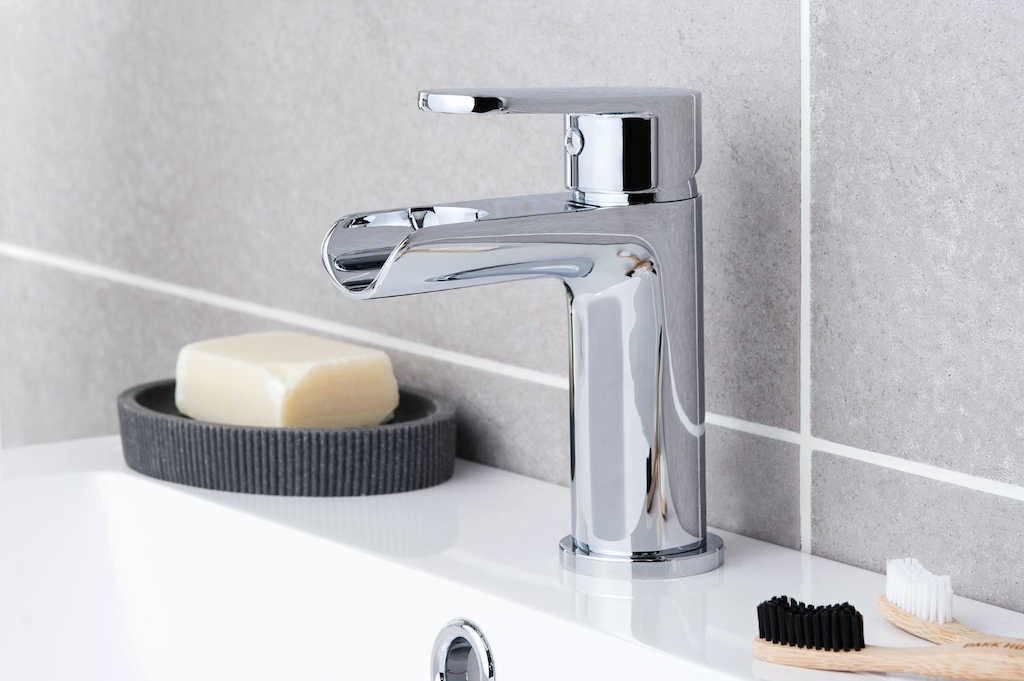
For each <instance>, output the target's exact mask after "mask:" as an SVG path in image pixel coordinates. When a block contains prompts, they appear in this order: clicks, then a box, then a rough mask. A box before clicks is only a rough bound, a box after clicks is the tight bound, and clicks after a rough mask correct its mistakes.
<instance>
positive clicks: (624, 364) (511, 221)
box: [322, 88, 723, 578]
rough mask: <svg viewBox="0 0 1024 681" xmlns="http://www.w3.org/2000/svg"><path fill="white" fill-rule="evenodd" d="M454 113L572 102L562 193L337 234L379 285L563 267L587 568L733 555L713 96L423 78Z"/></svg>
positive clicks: (382, 218) (560, 108)
mask: <svg viewBox="0 0 1024 681" xmlns="http://www.w3.org/2000/svg"><path fill="white" fill-rule="evenodd" d="M419 103H420V108H421V109H423V110H425V111H439V112H445V113H561V114H564V116H565V130H566V134H565V140H564V142H565V154H566V157H565V158H566V187H567V188H569V189H570V191H569V192H567V193H564V194H552V195H540V196H525V197H513V198H501V199H490V200H482V201H466V202H460V203H459V204H457V205H453V206H434V207H414V208H408V209H399V210H389V211H378V212H371V213H361V214H356V215H350V216H348V217H345V218H342V219H341V220H339V221H338V222H337V223H336V224H335V225H334V227H333V229H331V231H330V233H329V234H328V235H327V238H326V239H325V240H324V244H323V251H322V257H323V262H324V265H325V267H326V268H327V271H328V273H329V275H330V276H331V278H332V280H333V281H334V283H335V284H336V285H337V287H338V288H339V289H340V290H341V291H342V292H343V293H345V294H346V295H348V296H349V297H352V298H355V299H360V300H365V299H371V298H380V297H388V296H400V295H409V294H419V293H426V292H432V291H445V290H450V289H455V288H462V287H467V286H479V285H482V284H494V283H502V282H512V281H520V280H523V279H529V278H534V277H539V276H552V277H558V278H559V279H561V281H562V283H563V284H564V286H565V291H566V298H567V301H568V308H569V318H570V358H569V361H570V404H571V417H570V424H569V425H570V432H571V438H570V440H571V444H572V452H571V454H572V457H571V460H572V471H571V477H572V499H573V508H572V534H571V535H570V536H568V537H566V538H565V539H563V541H562V564H563V566H565V567H566V568H567V569H571V570H575V571H577V572H580V573H582V574H590V575H599V576H610V577H635V578H661V577H674V576H684V575H693V574H697V573H701V572H706V571H708V570H712V569H714V568H716V567H718V566H719V565H721V564H722V555H723V551H722V541H721V539H720V538H718V537H717V536H715V535H713V534H709V533H708V532H707V530H706V511H705V487H704V330H703V255H702V234H701V197H700V195H699V194H698V193H697V185H696V179H695V175H696V173H697V170H698V168H699V167H700V95H699V93H697V92H694V91H692V90H677V89H657V88H635V89H616V88H611V89H600V88H598V89H588V88H579V89H577V88H569V89H555V90H507V91H499V92H463V91H447V90H441V91H433V90H432V91H429V92H421V93H420V98H419Z"/></svg>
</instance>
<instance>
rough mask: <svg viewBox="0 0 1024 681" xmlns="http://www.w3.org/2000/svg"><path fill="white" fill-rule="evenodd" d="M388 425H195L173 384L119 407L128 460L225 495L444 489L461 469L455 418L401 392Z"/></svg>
mask: <svg viewBox="0 0 1024 681" xmlns="http://www.w3.org/2000/svg"><path fill="white" fill-rule="evenodd" d="M400 392H401V394H400V403H399V408H398V410H396V413H395V418H394V420H393V421H391V422H390V423H387V424H384V425H381V426H374V427H369V428H351V429H338V430H331V429H310V430H306V429H291V428H249V427H241V426H229V425H221V424H216V423H204V422H199V421H193V420H191V419H188V418H186V417H184V416H181V415H180V414H179V413H178V412H177V410H176V409H175V408H174V406H173V405H174V381H159V382H157V383H150V384H147V385H142V386H138V387H136V388H131V389H129V390H127V391H125V392H124V393H122V394H121V395H120V396H119V397H118V400H117V404H118V413H119V417H120V421H121V442H122V445H123V449H124V458H125V461H126V462H127V463H128V466H129V467H130V468H132V469H133V470H136V471H138V472H139V473H143V474H144V475H149V476H151V477H154V478H159V479H161V480H167V481H170V482H177V483H181V484H184V485H190V486H193V487H202V488H205V489H215V490H221V491H225V492H246V493H250V494H274V495H285V496H328V497H332V496H361V495H369V494H388V493H391V492H406V491H409V490H415V489H422V488H424V487H430V486H432V485H437V484H439V483H441V482H444V481H445V480H447V479H448V478H450V477H451V476H452V472H453V470H454V465H455V413H454V410H453V409H452V408H451V406H450V405H448V404H447V403H445V402H443V401H440V400H438V399H437V398H434V397H432V396H429V395H427V394H425V393H420V392H418V391H412V390H406V389H403V390H401V391H400Z"/></svg>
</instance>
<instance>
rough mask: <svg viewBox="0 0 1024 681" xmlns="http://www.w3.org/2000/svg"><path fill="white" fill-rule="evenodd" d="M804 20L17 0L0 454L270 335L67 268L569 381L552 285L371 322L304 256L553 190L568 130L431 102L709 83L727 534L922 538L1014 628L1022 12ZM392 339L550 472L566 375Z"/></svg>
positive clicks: (11, 23)
mask: <svg viewBox="0 0 1024 681" xmlns="http://www.w3.org/2000/svg"><path fill="white" fill-rule="evenodd" d="M809 5H810V7H809V16H801V3H800V1H799V0H786V1H785V2H767V1H766V0H758V1H756V2H753V3H750V2H748V3H739V2H707V3H655V2H650V3H648V2H631V3H624V2H613V1H611V0H600V1H598V2H582V1H580V2H558V3H536V2H526V1H516V2H504V3H469V2H436V3H403V2H398V1H397V0H383V1H381V2H375V3H355V2H327V1H326V0H309V1H307V2H300V3H286V2H264V3H246V2H240V1H232V0H218V1H217V2H207V3H180V2H176V1H174V2H172V1H171V0H157V1H156V2H149V3H127V2H125V3H103V4H95V5H93V4H88V3H84V4H80V5H74V6H72V5H70V4H69V3H64V2H59V1H58V0H37V1H35V2H31V3H30V2H27V1H21V0H0V59H2V60H3V62H2V64H0V67H2V68H0V93H2V96H0V144H2V148H0V192H2V193H0V418H2V425H3V430H2V433H0V446H14V445H19V444H26V443H33V442H41V441H46V440H59V439H65V438H72V437H84V436H89V435H97V434H103V433H111V432H114V431H115V430H116V418H115V413H114V409H113V398H114V396H115V395H116V393H117V392H118V391H120V390H121V389H122V388H124V387H126V386H128V385H131V384H133V383H137V382H139V381H142V380H148V379H152V378H159V377H163V376H167V375H170V374H171V373H172V371H173V358H174V354H175V352H176V350H177V348H178V347H179V346H180V345H182V344H183V343H185V342H187V341H190V340H194V339H196V338H202V337H207V336H212V335H217V334H224V333H235V332H242V331H248V330H256V329H264V328H271V327H279V326H281V324H280V323H277V322H273V321H270V320H268V319H265V318H263V317H260V316H253V315H250V314H244V313H242V312H238V311H232V310H225V309H220V308H217V307H213V306H210V305H207V304H204V303H200V302H196V301H195V300H189V299H183V298H181V297H175V296H173V295H165V294H161V293H155V292H152V291H150V290H144V289H141V288H138V287H137V286H133V285H126V284H123V283H114V282H113V281H111V280H110V278H111V277H110V276H108V277H106V278H104V277H103V276H100V277H97V276H91V275H83V274H81V273H78V274H76V273H72V272H70V271H68V268H67V267H65V266H63V265H61V264H60V263H59V262H57V261H55V260H53V257H52V256H63V257H69V258H73V259H74V260H76V261H78V262H80V263H84V265H83V266H82V267H78V268H77V270H78V271H79V272H80V271H81V270H82V268H83V267H86V268H87V267H88V265H90V264H95V265H101V266H104V267H108V268H111V269H112V270H115V271H116V272H122V273H129V274H135V275H143V276H146V277H150V278H152V279H156V280H160V281H165V282H170V283H174V284H182V285H185V286H189V287H193V288H195V289H200V290H203V291H208V292H212V293H217V294H223V295H227V296H231V297H233V298H236V299H239V300H242V301H252V302H256V303H260V304H263V305H267V306H271V307H273V308H276V309H280V310H284V311H294V312H300V313H303V314H305V315H309V316H310V317H314V318H317V319H323V320H328V321H332V322H341V323H343V324H348V325H351V326H355V327H361V328H365V329H370V330H374V331H379V332H382V333H385V334H389V335H391V336H395V337H398V338H402V339H408V340H412V341H416V342H419V343H424V344H427V345H431V346H435V347H439V348H444V349H447V350H454V351H456V352H459V353H464V354H466V355H469V356H475V357H482V358H486V359H493V360H498V361H500V362H505V363H507V364H510V365H513V366H517V367H523V368H526V369H532V370H536V371H540V372H544V373H545V374H549V375H551V376H555V377H558V376H563V377H564V376H565V374H566V360H565V356H566V352H567V349H566V341H565V336H566V324H565V315H564V310H563V306H564V300H563V296H562V293H561V291H560V289H559V286H558V285H557V284H556V283H554V282H552V281H534V282H526V283H522V284H517V285H507V286H501V287H488V288H486V289H485V288H479V289H468V290H464V291H456V292H451V293H447V294H439V295H431V296H419V297H414V298H408V299H395V300H387V301H374V302H370V303H353V302H350V301H347V300H345V299H343V298H342V297H341V296H339V295H337V294H336V293H335V292H334V291H333V289H332V288H331V286H330V284H329V282H328V281H327V279H326V277H324V276H323V274H322V273H321V272H320V264H319V261H318V253H317V251H318V247H319V243H320V239H321V238H322V236H323V234H324V232H325V230H326V228H327V227H328V226H329V225H330V224H331V222H332V221H333V220H334V219H336V218H337V217H339V216H340V215H342V214H344V213H348V212H352V211H356V210H370V209H376V208H386V207H390V206H403V205H411V204H416V203H430V202H441V201H451V200H459V199H466V198H475V197H485V196H496V195H512V194H522V193H534V192H548V191H555V190H558V189H560V188H561V174H562V169H561V122H560V121H559V120H557V119H556V118H550V119H549V118H545V117H480V118H466V117H454V116H432V115H428V114H423V113H420V112H418V111H417V110H416V106H415V93H416V91H417V90H418V89H419V88H420V87H424V86H456V85H468V86H479V85H489V84H490V85H503V86H525V85H538V86H543V85H612V84H616V85H621V84H634V85H645V84H651V85H655V84H656V85H678V86H688V87H695V88H698V89H700V90H702V91H703V93H704V165H703V167H702V168H701V171H700V174H699V180H700V186H701V191H702V192H703V194H704V198H705V215H704V218H705V258H706V263H705V266H706V277H705V285H706V297H707V300H706V316H707V330H706V345H707V347H706V353H707V405H708V410H709V412H710V413H711V414H712V420H713V421H714V423H716V424H719V425H713V426H709V429H708V498H709V506H710V509H709V519H710V522H711V524H713V525H716V526H718V527H722V528H725V529H730V530H734V531H738V532H742V533H746V534H749V535H751V536H755V537H758V538H761V539H765V540H767V541H771V542H774V543H778V544H782V545H785V546H790V547H794V548H798V547H799V548H802V549H803V550H805V551H813V552H815V553H818V554H820V555H824V556H828V557H832V558H836V559H838V560H843V561H846V562H851V563H855V564H858V565H863V566H865V567H869V568H871V569H876V570H877V569H880V567H881V565H882V564H883V563H882V561H883V559H884V558H885V557H887V556H891V555H896V554H911V553H913V554H915V555H918V556H919V557H920V558H922V559H924V560H926V561H927V562H928V563H929V564H931V565H932V567H934V568H935V569H936V570H949V571H951V572H952V574H953V575H954V577H955V579H956V580H957V589H958V591H960V592H961V593H964V594H967V595H971V596H973V597H976V598H981V599H983V600H988V601H990V602H995V603H999V604H1002V605H1007V606H1010V607H1014V608H1017V609H1024V598H1022V597H1021V593H1022V589H1021V580H1020V576H1019V575H1017V574H1016V573H1014V574H1013V578H1012V579H1011V580H1010V581H1007V580H1006V578H1005V572H1003V573H1001V574H999V575H998V577H997V574H996V571H994V570H992V569H991V565H993V564H997V563H999V562H1000V561H1002V562H1006V563H1009V564H1011V565H1013V564H1016V563H1017V562H1019V561H1015V560H1014V559H1015V557H1016V556H1017V554H1018V553H1019V552H1020V551H1021V550H1024V548H1022V547H1024V542H1022V540H1021V538H1020V537H1018V536H1016V534H1012V536H1011V535H1010V533H1011V531H1012V529H1013V527H1015V526H1016V525H1019V524H1020V523H1019V520H1020V514H1021V513H1022V508H1024V507H1022V503H1024V502H1022V501H1021V500H1024V489H1022V488H1021V487H1019V485H1021V484H1024V479H1022V474H1021V473H1020V470H1022V469H1024V466H1021V463H1022V462H1024V453H1022V444H1024V443H1022V441H1024V426H1021V425H1020V424H1021V423H1024V419H1022V416H1024V413H1022V412H1024V392H1022V389H1021V387H1020V386H1021V385H1024V381H1022V380H1021V378H1024V376H1022V373H1024V370H1022V368H1021V367H1022V366H1024V363H1022V362H1021V361H1020V360H1021V356H1022V351H1024V331H1022V330H1021V326H1020V324H1019V322H1018V320H1019V319H1020V318H1021V317H1022V313H1024V281H1022V267H1024V266H1022V265H1021V263H1022V262H1024V257H1022V256H1024V243H1022V241H1021V239H1020V237H1019V235H1020V234H1021V233H1022V228H1024V218H1022V217H1021V216H1022V215H1024V211H1021V210H1020V208H1019V206H1020V204H1021V191H1020V189H1019V187H1020V186H1021V181H1022V180H1024V171H1022V167H1024V166H1022V164H1024V156H1022V149H1021V144H1022V143H1021V141H1020V140H1021V138H1022V135H1021V131H1022V130H1024V111H1022V104H1021V102H1022V101H1024V97H1022V96H1021V95H1022V94H1024V93H1022V92H1021V90H1022V82H1024V79H1022V78H1021V77H1020V69H1019V64H1020V62H1021V60H1022V58H1024V49H1022V48H1020V47H1018V45H1017V43H1018V42H1019V41H1017V40H1016V37H1017V36H1019V35H1021V34H1022V29H1024V20H1022V13H1021V10H1019V9H1017V8H1015V7H1013V6H1012V5H1011V4H1009V3H996V2H992V3H980V4H974V5H972V6H971V8H970V10H969V11H965V10H964V9H963V8H962V7H959V6H957V7H954V6H953V5H948V6H947V5H946V4H944V3H937V2H935V3H929V7H927V8H922V7H918V6H915V7H914V8H902V7H900V6H894V5H892V4H891V3H883V2H880V1H877V2H876V1H875V0H872V1H871V2H867V3H852V4H851V3H840V2H836V1H834V0H810V3H809ZM802 20H808V21H809V22H810V25H811V42H810V46H809V51H807V52H805V54H804V58H807V59H809V61H810V68H811V77H810V80H809V82H802V81H801V44H800V26H801V21H802ZM802 88H809V90H810V96H811V108H810V111H806V112H801V89H802ZM802 116H809V121H810V126H811V137H810V142H811V143H810V145H809V147H803V148H802V146H801V120H802ZM802 159H803V160H807V159H809V161H810V168H811V178H810V183H809V185H804V186H801V178H800V172H801V162H802ZM801 201H804V202H809V203H810V207H811V220H810V225H809V228H810V240H809V241H808V242H806V243H802V240H801V216H800V214H801ZM18 248H28V249H32V250H31V253H29V256H31V258H32V259H35V262H29V261H26V260H25V258H26V257H28V256H26V253H25V252H24V251H19V250H17V249H18ZM802 251H803V257H808V255H807V251H809V261H810V263H811V280H810V282H809V283H810V290H811V296H810V298H809V299H808V300H802V299H801V281H800V271H801V270H800V268H801V257H802ZM5 254H6V255H5ZM72 269H75V268H72ZM94 274H95V273H94ZM100 274H102V273H100ZM112 276H113V275H112ZM115 278H116V277H115ZM802 305H806V308H805V309H809V310H810V315H809V316H807V317H804V318H803V319H801V306H802ZM801 324H804V325H807V326H809V329H810V338H811V342H810V352H811V363H810V366H805V367H801V365H800V350H801V348H800V342H801V341H800V339H801ZM391 354H392V356H393V358H394V361H395V365H396V369H397V371H398V373H399V377H400V380H401V381H403V382H405V383H409V384H413V385H417V386H420V387H425V388H427V389H431V390H435V391H438V392H444V393H446V394H449V395H451V396H452V398H453V399H454V400H455V401H456V403H457V405H458V406H459V409H460V413H461V421H460V447H461V451H460V453H461V455H463V456H466V457H469V458H473V459H477V460H480V461H483V462H485V463H489V464H492V465H496V466H500V467H502V468H506V469H510V470H514V471H517V472H521V473H525V474H527V475H532V476H535V477H540V478H543V479H546V480H551V481H554V482H559V483H562V484H564V483H566V481H567V475H568V462H567V432H566V430H567V425H566V409H567V406H566V399H567V398H566V393H565V391H564V390H561V389H559V388H553V387H550V386H548V385H544V384H542V383H537V382H533V381H529V380H523V379H519V378H512V377H510V376H508V375H504V374H499V373H493V372H488V371H483V370H479V369H470V368H467V367H465V366H462V365H457V364H449V363H446V362H441V361H439V360H436V359H426V358H424V357H423V356H420V355H414V354H409V353H405V352H392V353H391ZM802 371H803V372H805V375H806V374H807V373H809V374H810V375H809V377H807V378H809V384H810V392H809V394H808V395H805V396H804V397H808V396H809V398H810V403H811V411H810V414H809V415H805V416H809V418H801V408H800V405H801V372H802ZM804 385H806V384H804ZM812 450H818V451H817V452H815V453H814V454H813V456H812ZM865 461H871V462H873V463H865ZM904 462H906V463H904ZM877 464H881V465H877ZM897 464H899V466H898V467H899V468H901V469H907V470H909V471H910V472H900V471H896V470H893V469H892V468H893V466H896V465H897ZM929 465H930V466H936V467H941V468H942V469H948V470H950V471H953V472H954V473H953V474H949V475H946V476H945V477H946V478H949V480H947V481H946V482H938V481H936V480H934V479H931V478H935V477H937V475H936V473H935V469H933V468H929ZM801 471H803V472H804V475H801ZM808 471H809V472H810V475H807V474H806V473H807V472H808ZM968 475H969V476H976V477H975V478H967V477H964V476H968ZM950 476H951V477H950ZM958 476H959V477H958ZM979 480H980V482H979ZM988 480H991V481H993V486H992V487H991V489H989V491H988V492H985V491H978V490H979V488H980V489H987V488H986V481H988ZM958 481H960V482H964V481H968V482H970V484H969V485H966V486H965V485H964V484H958ZM947 504H948V505H951V506H954V507H955V508H956V509H957V512H956V513H955V514H951V515H952V516H953V517H952V518H950V519H948V520H947V523H946V524H944V525H941V526H940V527H938V528H937V527H936V523H937V520H938V519H939V518H940V517H941V516H940V511H941V508H942V507H943V505H947ZM893 511H895V512H896V514H897V515H896V516H895V517H896V518H897V519H898V521H899V522H895V523H894V522H892V518H893V515H892V514H893ZM969 532H971V534H968V533H969ZM979 534H980V535H982V536H980V537H977V536H976V535H979ZM968 537H974V538H975V539H976V541H977V542H978V545H980V546H983V547H984V551H972V550H963V544H964V543H966V539H967V538H968ZM808 540H809V541H808Z"/></svg>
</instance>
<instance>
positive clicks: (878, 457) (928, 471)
mask: <svg viewBox="0 0 1024 681" xmlns="http://www.w3.org/2000/svg"><path fill="white" fill-rule="evenodd" d="M808 446H809V447H810V448H812V449H818V450H821V451H823V452H826V453H828V454H834V455H836V456H841V457H844V458H847V459H853V460H854V461H862V462H864V463H870V464H874V465H876V466H881V467H883V468H888V469H890V470H894V471H900V472H902V473H910V474H911V475H916V476H918V477H921V478H928V479H930V480H936V481H938V482H946V483H949V484H951V485H957V486H958V487H966V488H968V489H973V490H977V491H978V492H986V493H988V494H995V495H996V496H1000V497H1006V498H1007V499H1014V500H1016V501H1024V487H1021V486H1019V485H1013V484H1010V483H1008V482H1000V481H998V480H990V479H988V478H981V477H978V476H976V475H970V474H969V473H961V472H959V471H951V470H947V469H945V468H940V467H938V466H932V465H930V464H926V463H920V462H918V461H911V460H909V459H901V458H899V457H898V456H890V455H888V454H879V453H878V452H872V451H869V450H867V449H860V448H859V447H851V446H850V445H843V444H839V443H838V442H831V441H829V440H824V439H822V438H818V437H812V438H809V442H808Z"/></svg>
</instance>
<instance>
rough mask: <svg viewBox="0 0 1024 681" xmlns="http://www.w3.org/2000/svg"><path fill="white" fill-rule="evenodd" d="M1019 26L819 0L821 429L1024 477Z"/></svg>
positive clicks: (983, 10) (977, 10)
mask: <svg viewBox="0 0 1024 681" xmlns="http://www.w3.org/2000/svg"><path fill="white" fill-rule="evenodd" d="M1022 32H1024V7H1022V6H1021V5H1019V4H1016V3H1000V2H980V3H975V4H972V5H971V9H970V11H969V12H965V11H963V7H962V6H958V5H956V4H954V3H945V2H942V3H933V4H931V5H929V8H928V9H927V10H922V9H921V8H920V7H917V6H911V5H903V4H900V3H891V2H881V1H880V0H872V1H871V2H866V3H865V2H859V3H843V2H835V1H832V0H829V1H820V0H815V1H814V2H813V3H812V27H811V35H812V40H813V44H812V54H811V69H812V73H811V86H812V126H813V129H812V136H813V139H812V163H811V169H812V186H811V190H812V200H813V204H812V211H813V215H812V227H813V237H812V250H813V279H812V292H813V317H812V324H813V343H812V353H813V361H812V370H813V400H812V404H813V414H812V416H813V419H812V420H813V430H814V433H815V434H816V435H819V436H821V437H824V438H827V439H829V440H833V441H837V442H842V443H845V444H850V445H855V446H859V447H863V448H867V449H871V450H874V451H879V452H884V453H886V454H892V455H895V456H899V457H903V458H907V459H913V460H916V461H924V462H927V463H930V464H934V465H938V466H941V467H943V468H949V469H955V470H959V471H964V472H967V473H971V474H974V475H980V476H985V477H989V478H994V479H998V480H1002V481H1006V482H1012V483H1017V484H1021V483H1024V427H1022V425H1021V424H1022V423H1024V362H1022V361H1021V357H1022V351H1024V325H1022V324H1021V321H1020V320H1021V319H1022V317H1024V239H1022V234H1024V211H1022V210H1021V204H1022V200H1021V199H1022V196H1024V195H1022V192H1021V187H1022V186H1024V142H1022V138H1021V134H1020V131H1021V130H1022V129H1024V104H1022V102H1024V79H1022V78H1021V66H1020V65H1021V60H1022V59H1024V46H1022V43H1021V41H1020V36H1021V34H1022Z"/></svg>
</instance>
